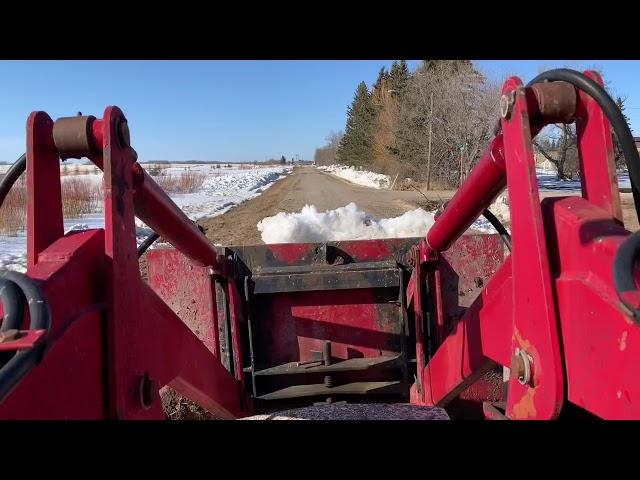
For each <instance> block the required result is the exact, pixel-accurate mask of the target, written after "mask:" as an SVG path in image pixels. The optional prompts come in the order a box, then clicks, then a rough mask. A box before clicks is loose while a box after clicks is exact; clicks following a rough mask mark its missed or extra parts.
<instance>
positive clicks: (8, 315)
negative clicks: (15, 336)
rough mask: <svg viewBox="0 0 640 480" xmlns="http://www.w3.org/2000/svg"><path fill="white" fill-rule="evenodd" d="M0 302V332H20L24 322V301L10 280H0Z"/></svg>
mask: <svg viewBox="0 0 640 480" xmlns="http://www.w3.org/2000/svg"><path fill="white" fill-rule="evenodd" d="M0 302H2V311H3V315H4V316H3V317H2V326H0V332H6V331H7V330H20V327H21V326H22V321H23V320H24V304H25V302H26V299H25V297H24V295H23V293H22V290H21V289H20V287H19V286H18V285H16V284H15V283H14V282H12V281H11V280H6V279H4V278H0Z"/></svg>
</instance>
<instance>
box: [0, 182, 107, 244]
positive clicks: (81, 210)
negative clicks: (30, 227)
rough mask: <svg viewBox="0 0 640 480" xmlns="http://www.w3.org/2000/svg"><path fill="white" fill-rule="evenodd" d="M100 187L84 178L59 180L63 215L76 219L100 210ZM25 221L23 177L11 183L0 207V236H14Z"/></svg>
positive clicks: (24, 184) (25, 196)
mask: <svg viewBox="0 0 640 480" xmlns="http://www.w3.org/2000/svg"><path fill="white" fill-rule="evenodd" d="M102 198H103V195H102V185H101V184H100V183H97V182H92V181H91V180H88V179H86V178H81V177H72V176H66V177H64V178H63V179H62V205H63V207H62V214H63V216H64V218H78V217H81V216H82V215H86V214H88V213H93V212H95V211H96V210H98V209H99V207H100V204H101V202H102ZM26 221H27V185H26V177H25V176H24V175H22V176H21V177H20V178H19V179H18V181H17V182H16V183H15V184H14V186H13V188H12V189H11V191H10V192H9V194H8V195H7V198H5V201H4V203H3V204H2V207H1V208H0V234H3V235H16V234H17V233H19V232H21V231H23V230H24V229H25V227H26Z"/></svg>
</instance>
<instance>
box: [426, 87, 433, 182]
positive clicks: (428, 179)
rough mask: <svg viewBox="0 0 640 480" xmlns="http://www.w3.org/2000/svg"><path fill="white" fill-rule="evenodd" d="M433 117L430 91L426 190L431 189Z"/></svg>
mask: <svg viewBox="0 0 640 480" xmlns="http://www.w3.org/2000/svg"><path fill="white" fill-rule="evenodd" d="M432 117H433V92H431V110H430V111H429V146H428V147H427V191H429V190H430V189H431V122H432Z"/></svg>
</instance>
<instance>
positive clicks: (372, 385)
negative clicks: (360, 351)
mask: <svg viewBox="0 0 640 480" xmlns="http://www.w3.org/2000/svg"><path fill="white" fill-rule="evenodd" d="M400 393H402V385H401V382H399V381H391V382H353V383H347V384H343V385H334V386H331V387H328V386H326V385H325V384H324V383H320V384H307V385H293V386H291V387H286V388H283V389H281V390H276V391H275V392H271V393H267V394H264V395H261V396H259V397H258V399H260V400H284V399H289V398H301V397H323V396H330V395H393V394H396V395H399V394H400Z"/></svg>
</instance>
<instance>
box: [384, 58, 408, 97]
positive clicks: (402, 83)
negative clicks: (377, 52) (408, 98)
mask: <svg viewBox="0 0 640 480" xmlns="http://www.w3.org/2000/svg"><path fill="white" fill-rule="evenodd" d="M409 76H410V75H409V67H408V66H407V62H406V61H405V60H400V61H399V62H398V61H396V60H394V61H393V63H392V64H391V70H390V71H389V76H388V82H389V83H388V84H389V89H390V90H393V91H394V92H395V93H396V95H402V94H403V93H404V91H405V89H406V88H407V84H408V83H409Z"/></svg>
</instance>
